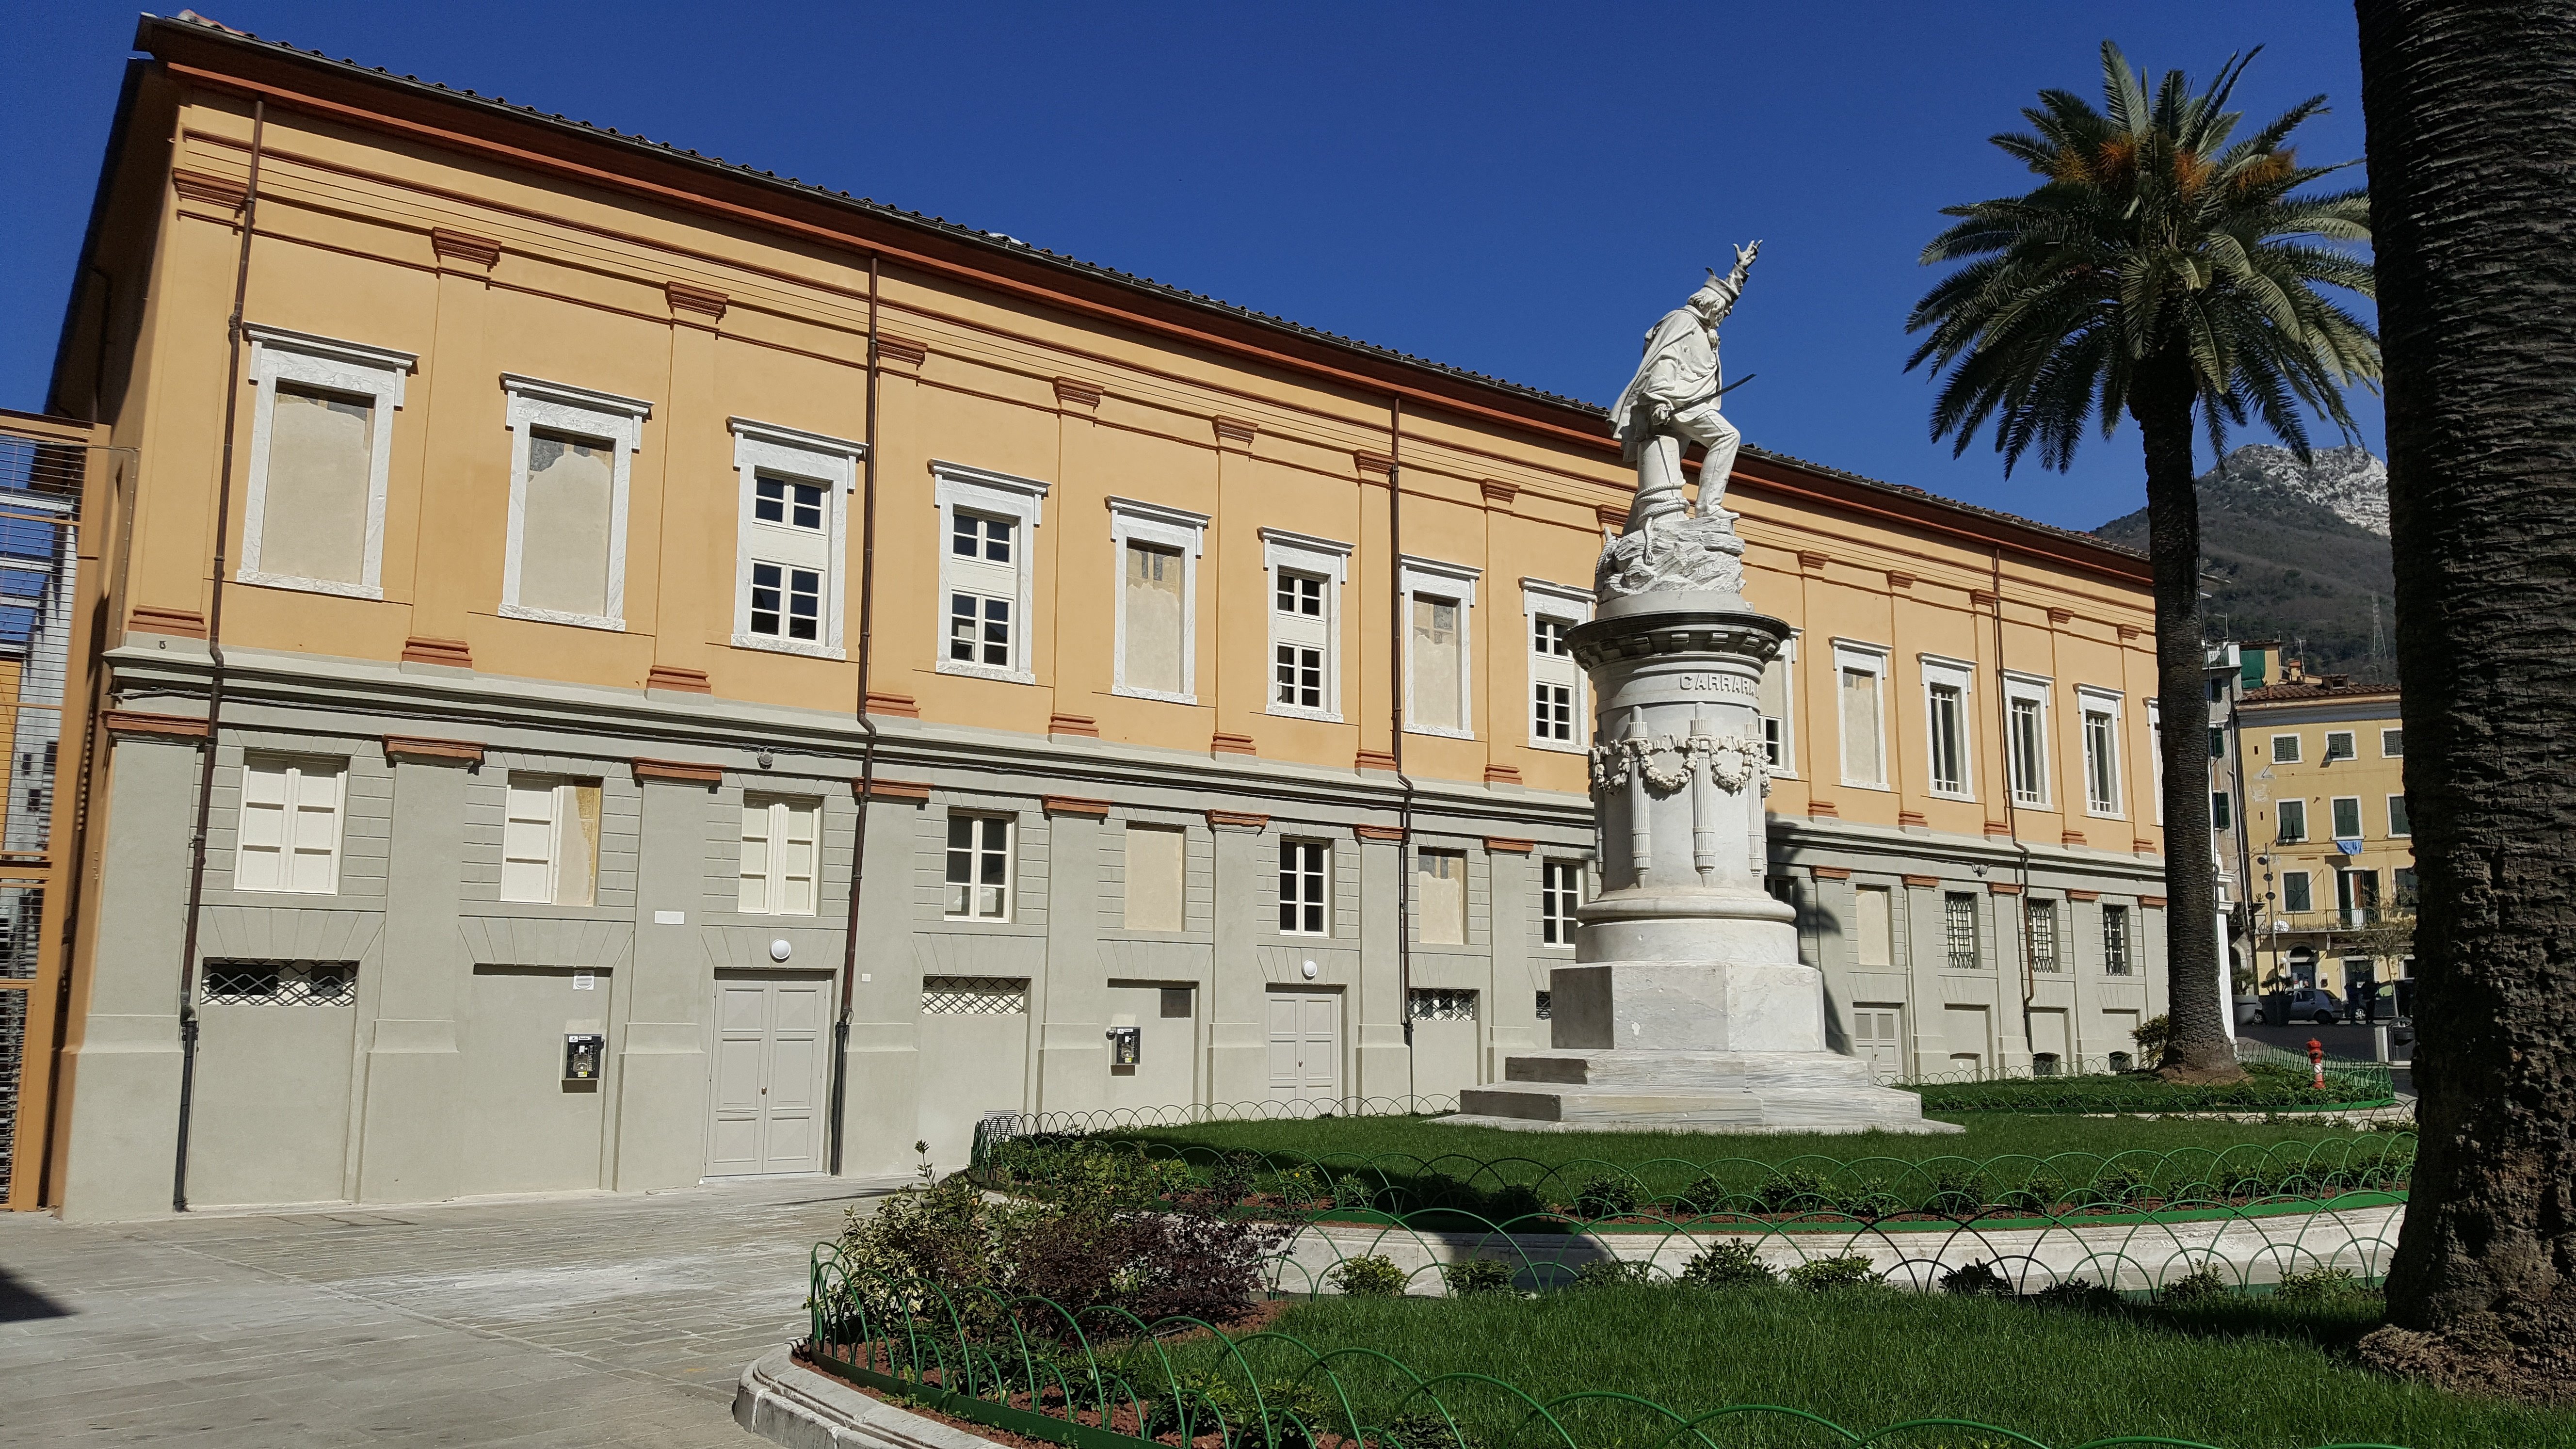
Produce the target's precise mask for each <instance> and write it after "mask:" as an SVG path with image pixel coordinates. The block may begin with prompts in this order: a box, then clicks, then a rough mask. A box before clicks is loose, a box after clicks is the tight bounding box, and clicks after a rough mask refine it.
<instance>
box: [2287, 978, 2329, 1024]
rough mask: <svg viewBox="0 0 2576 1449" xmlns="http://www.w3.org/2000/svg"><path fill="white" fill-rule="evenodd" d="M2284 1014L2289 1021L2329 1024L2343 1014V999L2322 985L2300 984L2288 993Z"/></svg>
mask: <svg viewBox="0 0 2576 1449" xmlns="http://www.w3.org/2000/svg"><path fill="white" fill-rule="evenodd" d="M2286 1015H2287V1016H2288V1018H2289V1019H2290V1020H2291V1021H2313V1022H2315V1023H2316V1024H2317V1025H2319V1026H2331V1025H2333V1024H2334V1021H2335V1019H2336V1018H2337V1017H2340V1016H2342V1015H2343V999H2342V998H2341V997H2339V996H2336V995H2335V994H2334V993H2333V992H2331V991H2328V990H2326V989H2324V988H2323V987H2318V986H2302V987H2300V988H2299V989H2298V990H2296V991H2293V992H2291V993H2290V995H2289V1001H2288V1011H2287V1012H2286Z"/></svg>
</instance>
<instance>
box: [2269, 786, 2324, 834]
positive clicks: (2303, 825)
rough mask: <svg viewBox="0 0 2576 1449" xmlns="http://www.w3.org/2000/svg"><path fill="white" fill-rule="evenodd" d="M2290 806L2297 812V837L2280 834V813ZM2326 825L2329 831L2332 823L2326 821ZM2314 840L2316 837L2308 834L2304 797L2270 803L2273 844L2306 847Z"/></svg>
mask: <svg viewBox="0 0 2576 1449" xmlns="http://www.w3.org/2000/svg"><path fill="white" fill-rule="evenodd" d="M2292 806H2296V807H2297V808H2298V811H2299V833H2298V834H2297V835H2283V834H2282V833H2281V812H2282V811H2284V810H2287V809H2289V808H2291V807H2292ZM2326 825H2327V827H2328V828H2329V829H2331V828H2332V827H2333V825H2334V822H2333V821H2332V820H2328V821H2327V822H2326ZM2315 840H2316V837H2315V836H2313V835H2310V834H2309V833H2308V802H2307V800H2306V799H2305V798H2304V797H2301V798H2294V799H2288V800H2275V801H2273V802H2272V842H2273V843H2274V844H2276V845H2308V844H2312V843H2313V842H2314V841H2315Z"/></svg>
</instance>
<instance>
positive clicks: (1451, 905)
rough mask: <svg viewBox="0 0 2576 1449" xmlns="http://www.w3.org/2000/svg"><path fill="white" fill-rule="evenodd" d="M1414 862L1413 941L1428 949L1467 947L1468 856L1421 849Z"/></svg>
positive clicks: (1446, 851) (1453, 852)
mask: <svg viewBox="0 0 2576 1449" xmlns="http://www.w3.org/2000/svg"><path fill="white" fill-rule="evenodd" d="M1413 862H1414V864H1413V909H1414V928H1413V929H1414V939H1416V940H1418V941H1420V942H1422V943H1423V944H1424V945H1426V946H1463V945H1465V944H1467V857H1466V856H1465V855H1463V854H1461V853H1459V852H1458V851H1454V850H1420V851H1416V852H1414V855H1413Z"/></svg>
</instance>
